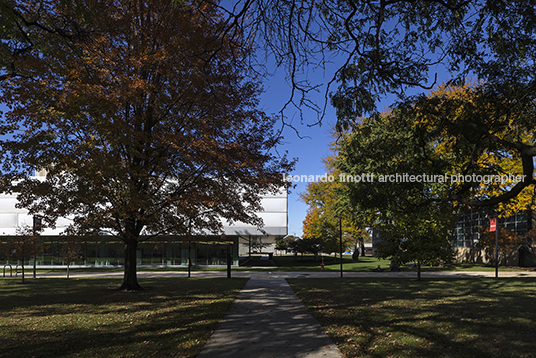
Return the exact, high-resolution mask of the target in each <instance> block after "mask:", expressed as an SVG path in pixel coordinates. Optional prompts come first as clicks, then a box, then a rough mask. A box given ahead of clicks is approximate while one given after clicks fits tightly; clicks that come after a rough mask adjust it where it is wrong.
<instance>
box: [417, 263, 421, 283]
mask: <svg viewBox="0 0 536 358" xmlns="http://www.w3.org/2000/svg"><path fill="white" fill-rule="evenodd" d="M417 280H418V281H420V280H421V262H420V261H417Z"/></svg>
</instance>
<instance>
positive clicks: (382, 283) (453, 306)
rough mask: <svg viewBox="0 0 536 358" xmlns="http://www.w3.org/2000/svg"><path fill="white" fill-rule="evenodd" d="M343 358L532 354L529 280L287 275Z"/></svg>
mask: <svg viewBox="0 0 536 358" xmlns="http://www.w3.org/2000/svg"><path fill="white" fill-rule="evenodd" d="M288 281H289V283H290V284H291V286H292V288H293V289H294V291H295V292H296V293H297V295H298V297H300V299H301V300H302V301H303V302H304V303H305V305H306V306H307V307H308V309H309V311H310V312H311V313H312V314H313V315H314V316H315V317H316V318H317V320H318V321H319V322H320V324H321V325H322V326H323V327H324V329H325V330H326V332H327V333H328V334H329V335H330V336H331V337H332V339H333V340H334V341H335V342H336V343H337V345H338V346H339V348H340V350H341V351H342V353H343V354H344V356H345V357H408V358H409V357H434V358H435V357H468V358H469V357H470V358H473V357H482V358H484V357H486V358H488V357H535V356H536V341H535V339H536V305H535V302H536V279H534V278H523V279H517V278H516V279H512V278H509V279H499V280H497V279H448V280H433V281H430V280H424V281H416V280H401V279H381V280H378V279H351V278H346V279H337V280H332V279H315V280H307V279H292V280H288Z"/></svg>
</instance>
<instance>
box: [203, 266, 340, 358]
mask: <svg viewBox="0 0 536 358" xmlns="http://www.w3.org/2000/svg"><path fill="white" fill-rule="evenodd" d="M215 357H216V358H271V357H274V358H336V357H342V355H341V352H340V351H339V349H338V348H337V346H336V345H335V344H334V343H333V341H332V340H331V339H330V338H329V337H328V336H327V335H326V333H325V332H324V330H323V329H322V327H321V326H320V324H319V323H318V322H317V321H316V320H315V319H314V318H313V317H312V316H311V314H310V313H309V312H308V311H307V309H306V308H305V306H304V305H303V304H302V303H301V302H300V301H299V300H298V298H297V297H296V295H295V294H294V291H292V289H291V288H290V286H289V285H288V283H287V282H286V281H285V279H283V278H271V277H269V276H266V277H265V278H263V277H258V278H251V279H250V280H249V281H248V282H247V284H246V286H245V287H244V288H243V289H242V291H240V293H239V294H238V296H237V298H236V300H235V302H234V303H233V305H232V307H231V309H230V310H229V312H228V313H227V315H226V316H225V318H224V319H223V321H221V322H220V323H219V324H218V326H217V327H216V330H215V331H214V333H213V334H212V336H211V337H210V339H209V341H208V342H207V344H206V345H205V347H204V348H203V351H202V352H201V354H200V355H199V356H198V357H197V358H215Z"/></svg>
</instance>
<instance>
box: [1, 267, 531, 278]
mask: <svg viewBox="0 0 536 358" xmlns="http://www.w3.org/2000/svg"><path fill="white" fill-rule="evenodd" d="M7 275H8V276H9V271H7ZM191 275H192V277H227V272H226V271H192V273H191ZM26 276H27V277H30V276H31V270H26ZM65 276H66V272H47V273H39V272H38V273H37V277H65ZM187 276H188V272H186V271H138V277H142V278H143V277H187ZM231 276H232V277H245V278H256V277H270V278H295V277H298V278H339V277H340V272H337V271H310V272H268V271H266V272H263V271H242V270H233V271H232V274H231ZM343 276H344V277H373V278H382V277H395V278H396V277H398V278H417V273H416V272H390V271H383V272H344V273H343ZM70 277H73V278H74V277H79V278H81V277H117V278H122V277H123V272H122V271H116V272H109V271H99V270H95V271H92V272H89V271H88V272H77V271H71V273H70ZM421 277H422V278H442V277H453V278H455V277H460V278H462V277H467V278H469V277H495V271H434V272H422V273H421ZM501 277H536V271H501V270H500V269H499V278H501Z"/></svg>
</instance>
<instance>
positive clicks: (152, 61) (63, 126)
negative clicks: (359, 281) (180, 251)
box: [0, 0, 292, 289]
mask: <svg viewBox="0 0 536 358" xmlns="http://www.w3.org/2000/svg"><path fill="white" fill-rule="evenodd" d="M1 6H2V11H1V12H0V14H1V15H0V16H1V17H0V24H2V27H1V29H2V30H1V31H2V32H1V35H2V40H3V41H2V45H1V49H0V51H1V52H0V58H1V61H2V62H1V63H0V65H1V66H2V68H1V69H0V70H1V73H0V74H1V75H2V79H3V85H2V87H1V90H0V102H1V103H4V104H6V105H7V107H8V111H7V112H6V113H5V114H4V116H3V117H2V123H3V124H4V127H5V131H6V132H7V131H9V132H10V133H9V135H5V136H4V137H3V139H2V142H1V146H2V154H3V155H4V158H3V159H4V160H3V174H4V180H3V185H4V187H3V190H9V191H16V192H19V193H20V194H19V200H20V205H21V206H23V207H27V208H28V209H29V210H30V213H37V212H40V213H43V214H44V215H45V220H46V221H47V222H48V224H49V225H54V222H55V220H56V219H57V218H58V217H60V216H63V217H66V216H69V217H71V218H72V220H73V224H72V232H73V233H78V234H83V233H88V232H91V233H93V234H95V233H97V231H106V232H109V233H111V234H112V235H114V236H117V237H119V238H120V239H121V240H123V241H124V242H125V277H124V281H123V286H122V287H123V288H125V289H139V285H138V283H137V279H136V267H135V266H136V248H137V244H138V243H139V242H140V241H143V240H147V239H150V238H151V237H153V236H155V235H162V234H169V235H172V234H174V235H185V234H188V233H196V232H197V233H206V232H214V233H217V232H219V231H220V230H221V220H222V219H227V220H228V221H229V222H233V221H237V220H239V221H242V222H245V223H251V224H256V225H259V226H261V225H262V221H261V220H260V219H259V218H258V217H257V216H256V215H255V214H254V213H255V212H256V211H259V210H260V197H261V195H262V193H263V192H267V191H275V190H280V189H281V188H282V187H284V186H285V183H284V182H283V178H282V175H281V173H283V172H288V171H289V170H291V168H292V163H290V162H289V161H287V159H286V158H285V157H280V156H277V155H275V154H274V148H275V147H276V146H277V145H278V143H279V141H280V139H281V138H280V137H279V136H278V135H277V133H275V132H274V130H273V125H274V121H275V119H274V118H271V117H268V116H267V115H266V114H265V113H263V112H262V111H260V110H259V109H257V105H258V95H259V93H260V90H261V88H260V86H259V83H258V81H256V80H255V79H254V78H252V77H249V76H248V74H249V73H248V67H247V63H248V53H247V51H246V48H245V47H244V46H242V44H243V42H244V41H245V38H244V37H243V36H242V35H241V34H240V33H239V32H234V33H225V32H222V27H223V25H224V20H223V17H222V14H221V12H220V10H219V9H218V8H217V6H215V4H213V3H212V2H205V1H191V2H189V1H184V2H181V3H180V4H177V5H176V4H172V3H171V2H170V1H164V0H162V1H160V0H150V1H143V2H129V1H91V0H89V1H84V2H76V3H73V2H67V1H65V2H64V1H59V2H58V1H39V2H30V3H28V2H22V1H2V2H1ZM33 169H38V170H46V172H47V176H46V179H45V180H44V181H40V180H33V179H31V178H29V177H27V176H21V173H22V174H24V175H26V174H28V173H29V172H30V171H31V170H33ZM13 179H18V180H17V181H14V180H13Z"/></svg>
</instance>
